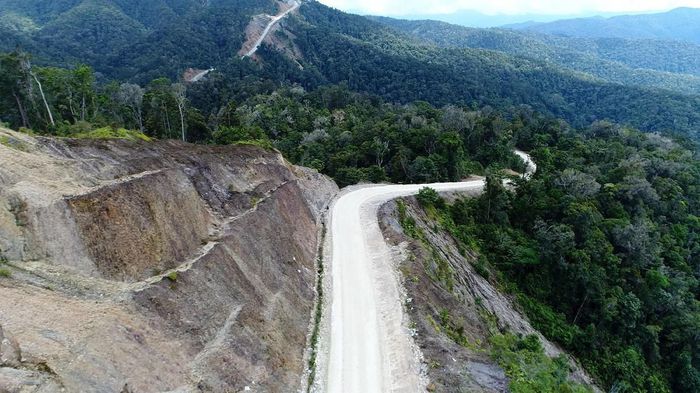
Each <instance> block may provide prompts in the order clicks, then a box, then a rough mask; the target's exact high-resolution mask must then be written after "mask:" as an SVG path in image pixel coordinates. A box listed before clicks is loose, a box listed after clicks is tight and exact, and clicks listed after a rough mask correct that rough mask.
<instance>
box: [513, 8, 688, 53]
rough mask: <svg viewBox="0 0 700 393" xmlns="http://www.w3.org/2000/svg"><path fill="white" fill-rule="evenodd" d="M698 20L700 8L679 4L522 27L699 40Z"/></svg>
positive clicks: (567, 32) (565, 32) (568, 33)
mask: <svg viewBox="0 0 700 393" xmlns="http://www.w3.org/2000/svg"><path fill="white" fill-rule="evenodd" d="M698 20H700V9H698V8H676V9H674V10H672V11H669V12H664V13H659V14H643V15H623V16H615V17H612V18H601V17H594V18H580V19H567V20H560V21H556V22H549V23H536V24H532V25H525V26H521V27H522V28H524V29H526V30H530V31H537V32H540V33H547V34H557V35H566V36H573V37H618V38H634V39H638V38H654V39H662V40H678V41H686V42H692V43H695V44H700V23H698ZM514 27H517V26H514Z"/></svg>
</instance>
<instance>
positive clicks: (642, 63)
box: [374, 18, 700, 94]
mask: <svg viewBox="0 0 700 393" xmlns="http://www.w3.org/2000/svg"><path fill="white" fill-rule="evenodd" d="M374 19H375V20H376V21H378V22H380V23H383V24H385V25H387V26H390V27H392V28H394V29H397V30H398V31H401V32H403V33H405V34H409V35H411V36H414V37H416V38H419V39H421V40H425V41H426V42H429V43H431V44H435V45H438V46H440V47H445V48H472V49H488V50H495V51H498V52H502V53H507V54H510V55H514V56H519V57H525V58H529V59H533V60H538V61H544V62H547V63H548V64H551V65H555V66H558V67H564V68H566V69H570V70H572V71H574V72H583V73H586V74H589V75H591V76H592V77H594V78H600V79H602V80H604V81H607V82H614V83H622V84H625V85H635V86H645V87H652V88H663V89H669V90H674V91H679V92H684V93H690V94H698V93H700V62H698V61H696V60H693V59H698V58H700V46H698V45H694V44H690V43H684V42H673V41H657V40H649V39H646V40H640V39H637V40H631V39H623V38H573V37H564V36H561V37H560V36H549V35H543V34H535V33H529V32H525V31H516V30H508V29H474V28H469V27H464V26H457V25H451V24H448V23H444V22H437V21H428V20H426V21H414V20H411V21H409V20H399V19H391V18H374Z"/></svg>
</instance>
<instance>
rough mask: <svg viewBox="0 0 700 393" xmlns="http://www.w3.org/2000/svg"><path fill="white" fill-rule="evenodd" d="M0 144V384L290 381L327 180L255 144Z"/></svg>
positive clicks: (223, 386) (271, 386) (331, 187)
mask: <svg viewBox="0 0 700 393" xmlns="http://www.w3.org/2000/svg"><path fill="white" fill-rule="evenodd" d="M0 142H1V143H0V162H1V163H2V165H1V166H0V249H2V255H3V258H4V259H6V260H7V262H6V263H3V266H0V267H1V268H2V269H3V272H4V276H9V277H0V309H1V310H2V313H0V339H1V343H0V391H10V392H19V391H22V392H24V391H31V392H34V391H37V392H50V391H56V390H58V389H60V388H64V389H65V390H66V391H76V392H77V391H81V392H119V391H122V390H124V391H130V392H155V391H240V390H243V389H245V387H246V386H248V387H251V388H256V390H258V389H262V390H264V391H273V392H274V391H290V386H298V385H299V383H300V381H301V375H302V374H303V371H304V364H303V356H304V349H305V347H306V340H307V332H308V328H309V320H310V316H311V309H312V306H313V302H314V285H315V266H314V258H315V253H316V249H317V237H318V233H319V230H318V221H319V219H320V216H321V212H322V211H323V209H324V208H325V206H326V204H327V202H328V201H329V200H330V198H331V197H332V196H333V195H334V194H335V192H336V191H337V187H336V186H335V184H334V183H333V182H332V181H330V180H329V179H328V178H326V177H324V176H321V175H319V174H317V173H316V172H313V171H310V170H307V169H304V168H300V167H295V166H292V165H290V164H288V163H287V162H286V161H284V159H283V158H282V157H281V156H280V155H279V154H277V153H275V152H272V151H268V150H264V149H261V148H258V147H255V146H223V147H213V146H196V145H189V144H184V143H179V142H173V141H169V142H152V143H149V142H132V141H123V140H104V141H95V140H72V139H64V140H59V139H50V138H33V137H29V136H27V135H24V134H18V133H14V132H11V131H7V130H1V131H0Z"/></svg>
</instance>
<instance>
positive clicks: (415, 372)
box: [325, 151, 537, 393]
mask: <svg viewBox="0 0 700 393" xmlns="http://www.w3.org/2000/svg"><path fill="white" fill-rule="evenodd" d="M516 154H518V155H519V156H520V157H522V158H523V159H524V160H525V162H526V163H527V171H526V173H525V174H524V175H523V176H524V177H525V178H529V177H530V176H531V175H532V174H533V173H534V172H535V171H536V170H537V167H536V165H535V164H534V163H533V162H532V160H531V159H530V157H529V156H528V155H527V154H526V153H523V152H518V151H516ZM484 185H485V182H484V180H473V181H466V182H460V183H435V184H416V185H380V186H367V187H362V188H358V189H354V190H350V191H347V192H345V193H344V194H342V195H341V196H340V197H339V198H338V199H337V200H336V201H335V203H334V204H333V206H332V208H331V212H330V214H331V215H330V229H331V231H330V235H331V247H332V257H331V258H332V259H331V262H330V263H331V275H332V284H331V286H332V298H331V310H330V322H329V324H330V331H329V332H328V333H327V334H330V347H329V354H328V356H329V357H328V362H327V363H328V364H327V367H328V369H327V373H326V380H325V386H326V392H328V393H341V392H342V393H374V392H377V393H379V392H382V393H388V392H424V391H425V384H426V381H424V380H423V379H422V377H421V372H420V367H421V365H420V360H419V359H420V357H419V353H418V351H417V349H416V348H415V347H414V343H413V339H412V337H411V336H410V333H409V331H408V328H407V321H406V320H405V319H404V318H405V316H404V312H403V304H402V300H401V299H402V296H401V287H400V280H399V277H398V273H397V270H396V267H395V266H394V265H393V263H392V258H391V255H390V252H391V251H390V248H389V246H388V245H387V244H386V242H385V241H384V238H383V236H382V232H381V230H380V228H379V223H378V221H377V212H378V209H379V206H381V205H382V204H383V203H385V202H387V201H389V200H391V199H394V198H398V197H402V196H407V195H412V194H416V193H417V192H418V191H419V190H420V189H421V188H423V187H426V186H427V187H431V188H433V189H435V190H437V191H440V192H444V191H461V190H481V189H483V188H484Z"/></svg>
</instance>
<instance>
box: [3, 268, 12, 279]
mask: <svg viewBox="0 0 700 393" xmlns="http://www.w3.org/2000/svg"><path fill="white" fill-rule="evenodd" d="M0 277H5V278H10V277H12V272H10V270H8V269H5V268H0Z"/></svg>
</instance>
